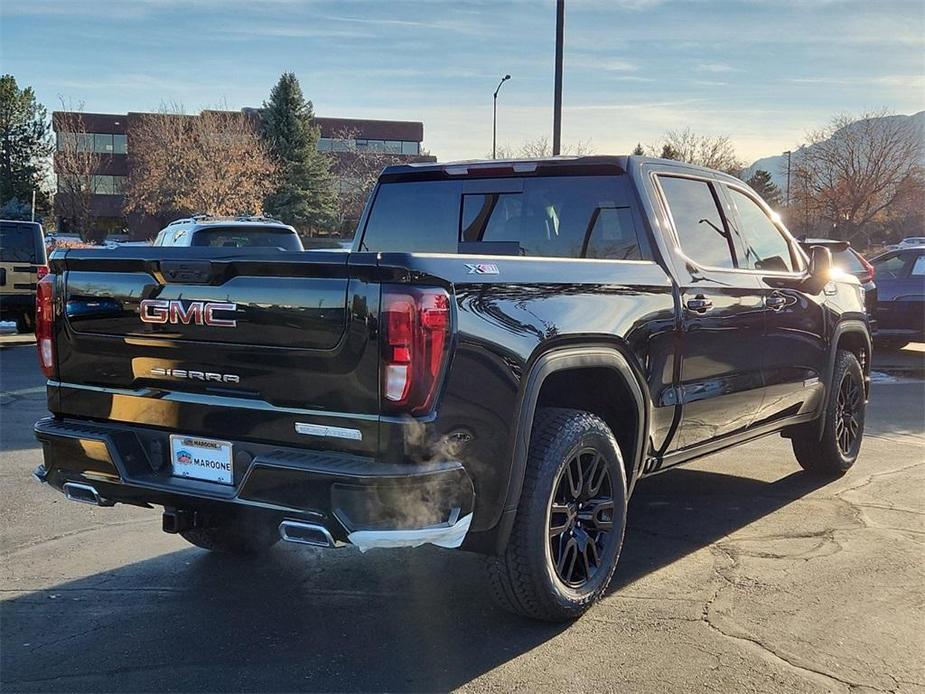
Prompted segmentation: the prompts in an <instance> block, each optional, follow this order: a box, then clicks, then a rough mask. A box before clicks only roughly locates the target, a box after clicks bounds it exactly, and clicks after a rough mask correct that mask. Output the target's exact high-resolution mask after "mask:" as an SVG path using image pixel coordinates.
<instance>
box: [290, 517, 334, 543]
mask: <svg viewBox="0 0 925 694" xmlns="http://www.w3.org/2000/svg"><path fill="white" fill-rule="evenodd" d="M279 536H280V537H281V538H283V540H285V541H286V542H294V543H295V544H297V545H311V546H312V547H334V546H335V544H334V538H333V537H331V533H329V532H328V529H327V528H325V527H324V526H323V525H317V524H315V523H305V522H304V521H293V520H284V521H283V522H282V523H280V524H279Z"/></svg>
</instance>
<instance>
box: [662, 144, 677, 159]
mask: <svg viewBox="0 0 925 694" xmlns="http://www.w3.org/2000/svg"><path fill="white" fill-rule="evenodd" d="M659 156H661V158H662V159H674V160H676V161H677V160H678V158H679V156H680V154H679V153H678V150H676V149H675V148H674V147H672V146H671V145H669V144H668V143H665V144H664V145H662V153H661V155H659Z"/></svg>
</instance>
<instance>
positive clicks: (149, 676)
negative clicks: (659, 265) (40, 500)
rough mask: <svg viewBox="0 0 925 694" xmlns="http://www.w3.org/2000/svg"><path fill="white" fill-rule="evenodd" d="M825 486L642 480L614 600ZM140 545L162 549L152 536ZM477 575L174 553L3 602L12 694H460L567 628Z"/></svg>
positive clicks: (437, 564) (294, 556) (288, 555)
mask: <svg viewBox="0 0 925 694" xmlns="http://www.w3.org/2000/svg"><path fill="white" fill-rule="evenodd" d="M824 484H825V482H824V481H821V480H819V479H817V478H813V477H811V476H809V475H806V474H804V473H793V474H791V475H788V476H787V477H784V478H781V479H778V480H775V481H771V482H764V481H760V480H756V479H750V478H743V477H737V476H733V475H726V474H720V473H714V472H703V471H697V470H689V469H687V470H677V471H675V472H673V473H672V474H670V475H665V476H661V477H656V478H653V479H650V480H647V481H645V482H644V483H641V484H640V487H639V488H638V490H637V492H636V494H635V495H634V497H633V500H632V503H631V505H630V527H629V529H628V532H627V538H626V542H625V545H624V550H623V557H622V560H621V563H620V566H619V567H618V569H617V573H616V576H615V578H614V582H613V587H612V591H615V590H619V589H620V588H624V587H628V586H630V585H631V584H632V583H634V582H635V581H637V580H638V579H640V578H641V577H643V576H645V575H647V574H649V573H650V572H652V571H655V570H656V569H659V568H662V567H665V566H667V565H670V564H671V563H673V562H675V561H677V560H678V559H680V558H682V557H684V556H686V555H687V554H689V553H690V552H693V551H695V550H697V549H699V548H702V547H706V546H709V545H710V544H711V543H713V542H715V541H716V540H718V539H719V538H722V537H724V536H725V535H727V534H729V533H731V532H734V531H735V530H737V529H739V528H741V527H743V526H745V525H747V524H749V523H751V522H753V521H755V520H757V519H758V518H761V517H763V516H765V515H767V514H770V513H773V512H774V511H776V510H777V509H780V508H781V507H783V506H785V505H787V504H789V503H791V502H792V501H795V500H797V499H799V498H801V497H802V496H804V495H806V494H807V493H809V492H811V491H813V490H815V489H817V488H819V487H820V486H822V485H824ZM156 522H157V521H156V519H155V518H152V525H154V524H155V523H156ZM150 532H156V531H154V530H153V529H152V530H151V531H150ZM138 537H141V538H142V539H144V538H149V539H150V538H151V535H150V534H149V531H148V529H147V527H145V528H144V530H143V531H141V532H140V533H139V532H136V535H134V536H133V538H138ZM121 540H124V541H126V542H130V541H133V540H131V539H129V538H120V537H119V536H118V535H116V537H115V539H113V538H112V536H110V539H109V540H108V541H106V542H105V543H104V542H102V541H92V540H84V541H83V546H82V547H81V548H80V551H82V552H84V558H85V559H86V557H87V556H90V555H93V554H94V553H99V554H103V553H105V552H107V550H109V551H118V550H117V549H115V548H114V545H115V544H116V543H118V542H119V541H121ZM91 561H92V559H91ZM480 562H481V559H480V558H479V557H477V556H474V555H469V554H464V553H458V552H452V551H441V550H437V549H433V548H421V549H418V550H395V551H391V552H386V551H379V552H377V551H373V552H370V553H369V554H367V555H365V556H362V555H360V553H359V552H357V551H355V550H341V551H330V550H328V551H323V550H321V551H315V550H306V549H304V548H300V547H292V546H279V547H277V548H275V549H274V550H273V551H272V552H271V553H269V555H267V556H265V557H263V558H261V559H256V560H235V559H230V558H227V557H222V556H217V555H210V554H208V553H206V552H203V551H200V550H197V549H183V550H179V551H175V552H168V553H166V554H162V555H160V556H157V557H154V558H151V559H148V560H145V561H142V562H137V563H131V564H127V565H125V566H121V567H119V568H117V569H115V570H113V571H107V572H104V573H98V574H96V575H93V576H88V577H86V578H82V579H79V580H75V581H72V582H69V583H64V584H61V585H58V586H55V587H54V588H51V589H47V590H41V591H37V592H32V593H29V594H27V595H24V596H20V597H17V598H15V599H13V600H8V601H6V602H5V603H3V606H2V613H3V614H2V617H3V625H4V628H3V630H2V650H0V654H2V667H0V672H2V679H3V680H4V682H3V683H2V688H3V689H4V690H5V691H13V690H15V691H55V690H60V691H64V690H67V691H90V690H94V691H100V690H107V691H168V690H169V691H191V692H192V691H197V692H198V691H223V690H236V691H241V690H263V691H297V690H298V691H381V690H394V691H442V690H448V689H453V688H455V687H458V686H461V685H464V684H465V683H467V682H470V681H472V680H473V679H475V678H478V677H479V676H481V675H484V674H485V673H488V672H489V671H491V670H493V669H494V668H496V667H498V666H500V665H502V664H504V663H505V662H507V661H509V660H512V659H514V658H516V657H517V656H519V655H521V654H523V653H526V652H528V651H530V650H532V649H534V648H535V647H537V646H538V645H540V644H543V643H545V642H547V641H549V640H553V639H556V638H557V637H559V635H560V634H561V633H562V632H564V631H565V630H567V629H568V628H569V627H568V626H567V625H550V624H541V623H535V622H530V621H527V620H524V619H520V618H517V617H513V616H511V615H509V614H507V613H505V612H503V611H502V610H499V609H497V608H495V607H494V605H493V604H492V602H491V600H490V598H489V596H488V594H487V589H486V586H485V583H484V579H483V576H482V572H481V566H480ZM692 588H693V587H692ZM597 628H606V627H603V626H599V627H597ZM627 647H629V645H627Z"/></svg>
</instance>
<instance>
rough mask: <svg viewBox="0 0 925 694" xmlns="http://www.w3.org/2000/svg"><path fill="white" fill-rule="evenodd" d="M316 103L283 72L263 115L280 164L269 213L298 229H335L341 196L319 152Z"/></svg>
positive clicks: (267, 205)
mask: <svg viewBox="0 0 925 694" xmlns="http://www.w3.org/2000/svg"><path fill="white" fill-rule="evenodd" d="M314 119H315V114H314V111H313V109H312V103H311V101H307V100H306V99H305V97H304V96H303V94H302V88H301V87H300V86H299V80H298V79H296V76H295V74H293V73H291V72H286V73H283V75H282V76H281V77H280V78H279V82H277V83H276V86H275V87H273V90H272V91H271V92H270V98H269V100H267V101H265V102H264V103H263V109H262V110H261V111H260V122H261V133H262V135H263V138H264V140H265V142H266V143H267V147H268V148H269V150H270V153H271V154H272V155H273V156H274V157H275V159H276V161H277V164H278V165H279V174H280V175H279V184H278V186H277V188H276V190H275V191H273V192H272V193H270V195H269V196H268V197H267V198H266V201H265V202H264V208H265V210H266V211H267V212H268V213H269V214H271V215H273V216H274V217H277V218H278V219H280V220H282V221H284V222H287V223H288V224H292V225H293V226H297V227H301V228H308V229H317V228H320V227H326V226H329V225H330V224H331V220H332V218H333V216H334V212H335V209H336V207H335V203H336V194H335V190H334V181H333V178H332V176H331V172H330V166H329V163H328V159H327V157H325V155H323V154H322V153H321V152H319V151H318V138H319V137H320V132H319V130H318V127H317V126H316V125H315V122H314Z"/></svg>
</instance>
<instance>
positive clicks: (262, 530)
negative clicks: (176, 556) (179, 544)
mask: <svg viewBox="0 0 925 694" xmlns="http://www.w3.org/2000/svg"><path fill="white" fill-rule="evenodd" d="M180 536H181V537H182V538H183V539H184V540H186V541H187V542H189V543H190V544H193V545H196V546H197V547H201V548H202V549H207V550H209V551H210V552H219V553H221V554H240V555H248V554H259V553H261V552H265V551H267V550H268V549H270V548H271V547H272V546H273V545H275V544H276V543H277V542H279V540H280V537H279V533H277V531H276V528H275V527H273V526H267V525H264V524H258V523H253V524H250V523H249V524H245V523H244V521H243V520H242V519H240V518H222V519H214V520H212V521H210V522H208V523H207V524H206V525H204V526H203V527H198V528H191V529H189V530H181V531H180Z"/></svg>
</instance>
